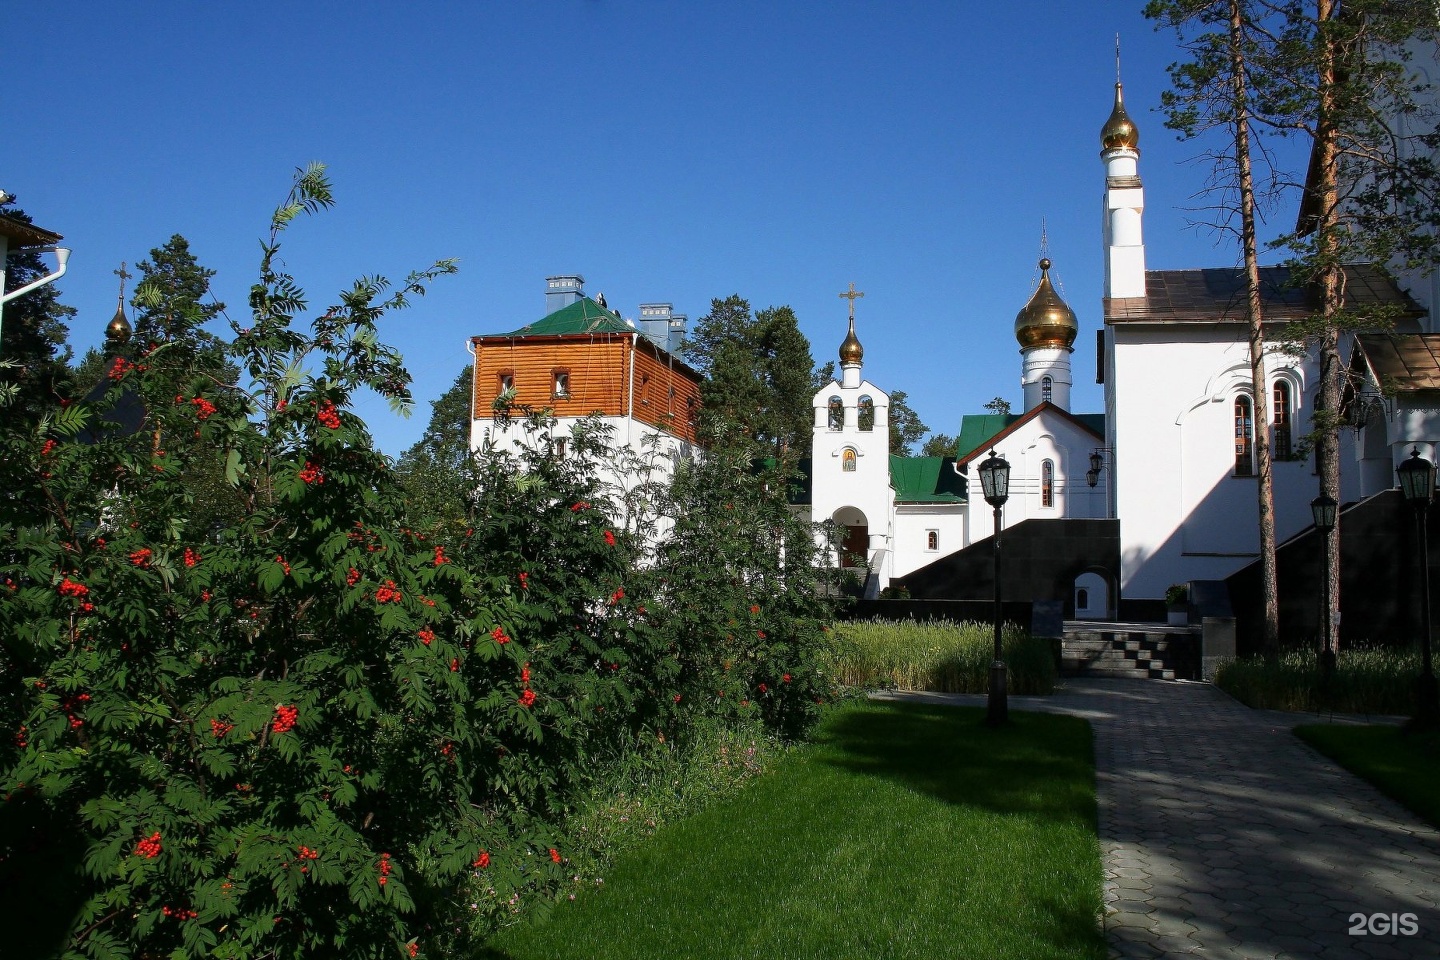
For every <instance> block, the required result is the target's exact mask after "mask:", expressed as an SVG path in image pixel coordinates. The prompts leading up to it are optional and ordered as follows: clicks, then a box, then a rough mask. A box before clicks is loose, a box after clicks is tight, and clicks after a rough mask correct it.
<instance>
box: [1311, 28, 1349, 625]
mask: <svg viewBox="0 0 1440 960" xmlns="http://www.w3.org/2000/svg"><path fill="white" fill-rule="evenodd" d="M1337 8H1338V5H1337V4H1336V3H1335V2H1334V0H1316V4H1315V19H1316V22H1317V24H1318V25H1319V27H1320V29H1321V36H1320V37H1319V38H1318V40H1317V44H1318V48H1317V52H1318V62H1317V64H1316V67H1317V71H1316V72H1317V76H1316V81H1317V87H1318V93H1319V98H1318V103H1317V117H1316V124H1315V146H1314V155H1315V165H1316V172H1317V174H1318V176H1317V180H1316V184H1315V190H1316V200H1317V201H1318V203H1317V206H1318V211H1319V212H1318V219H1317V222H1316V228H1315V254H1316V258H1317V261H1318V263H1319V264H1320V274H1319V277H1318V280H1319V288H1320V316H1321V317H1322V319H1323V321H1324V327H1323V332H1322V334H1321V338H1320V405H1321V407H1322V408H1323V413H1322V414H1321V417H1322V418H1323V419H1322V420H1321V422H1320V423H1319V424H1318V426H1319V428H1320V433H1319V438H1320V439H1319V442H1318V443H1317V444H1316V454H1317V456H1318V457H1319V460H1320V463H1319V467H1320V490H1321V492H1322V493H1324V494H1326V495H1327V496H1330V497H1332V498H1334V500H1335V502H1336V503H1339V502H1340V389H1341V379H1340V378H1341V362H1340V331H1339V327H1338V323H1337V321H1338V314H1339V313H1340V308H1341V304H1342V301H1343V297H1344V295H1345V285H1344V274H1343V272H1342V270H1341V266H1340V263H1339V253H1338V241H1337V237H1336V231H1337V230H1338V229H1339V225H1338V223H1337V220H1338V215H1339V166H1340V153H1339V145H1338V136H1337V133H1338V131H1337V125H1336V112H1337V106H1336V96H1337V90H1336V88H1337V84H1338V83H1339V78H1338V69H1339V64H1338V62H1337V61H1338V59H1339V55H1338V51H1337V50H1336V49H1335V46H1334V43H1333V42H1332V41H1331V40H1329V39H1327V37H1326V35H1325V30H1326V28H1327V27H1328V26H1329V24H1330V22H1331V21H1332V20H1334V19H1335V17H1336V16H1337V14H1338V9H1337ZM1340 525H1341V518H1340V514H1339V512H1338V511H1337V512H1336V515H1335V529H1334V532H1333V533H1332V534H1331V535H1330V536H1329V537H1326V538H1325V578H1326V580H1327V581H1328V582H1329V586H1330V609H1328V610H1326V611H1325V622H1324V623H1322V624H1321V636H1322V638H1323V639H1325V640H1327V641H1328V638H1329V637H1330V631H1331V629H1332V624H1334V623H1336V622H1337V621H1338V619H1339V613H1340V533H1341V530H1340ZM1337 640H1338V638H1337ZM1337 648H1338V643H1337V644H1335V645H1331V646H1329V649H1332V650H1334V649H1337Z"/></svg>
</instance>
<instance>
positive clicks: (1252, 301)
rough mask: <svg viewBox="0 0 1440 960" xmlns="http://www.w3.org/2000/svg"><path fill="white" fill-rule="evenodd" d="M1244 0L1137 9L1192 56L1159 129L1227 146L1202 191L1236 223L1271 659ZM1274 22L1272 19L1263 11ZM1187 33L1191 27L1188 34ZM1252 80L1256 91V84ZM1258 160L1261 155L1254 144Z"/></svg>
mask: <svg viewBox="0 0 1440 960" xmlns="http://www.w3.org/2000/svg"><path fill="white" fill-rule="evenodd" d="M1252 12H1253V11H1252V7H1251V5H1250V4H1248V3H1247V2H1245V0H1213V2H1208V3H1197V2H1194V0H1188V2H1187V0H1153V2H1151V3H1150V4H1149V5H1148V6H1146V8H1145V15H1146V16H1147V17H1150V18H1152V19H1155V20H1157V21H1159V22H1161V23H1163V24H1167V25H1169V26H1171V27H1173V28H1174V29H1175V30H1176V32H1177V33H1178V34H1179V35H1180V38H1181V46H1182V47H1183V48H1184V49H1185V50H1186V51H1187V52H1189V53H1190V55H1191V57H1192V59H1191V60H1189V61H1188V62H1185V63H1176V64H1172V65H1171V67H1170V77H1171V80H1172V82H1173V83H1174V88H1173V89H1171V90H1167V91H1165V93H1164V94H1163V96H1162V98H1161V103H1162V104H1163V106H1164V108H1165V110H1166V113H1167V121H1166V126H1168V127H1170V128H1171V129H1174V130H1178V131H1180V133H1181V135H1182V136H1183V137H1185V138H1187V139H1189V138H1194V137H1197V136H1200V135H1202V134H1204V133H1206V132H1209V131H1210V130H1214V129H1220V130H1223V131H1224V137H1225V143H1226V147H1227V148H1229V149H1226V150H1222V151H1218V152H1216V153H1214V154H1212V155H1211V156H1212V158H1213V159H1214V172H1213V175H1212V178H1211V190H1212V192H1214V193H1218V194H1219V195H1220V196H1219V199H1218V201H1217V203H1216V204H1215V205H1214V206H1212V207H1211V208H1210V209H1211V210H1212V212H1214V213H1215V215H1216V217H1217V221H1216V223H1215V224H1214V225H1215V226H1216V227H1217V228H1218V229H1222V230H1229V231H1232V232H1233V231H1234V230H1235V221H1236V220H1238V221H1239V223H1238V233H1239V239H1240V253H1241V263H1242V268H1243V270H1244V273H1245V292H1246V298H1245V308H1246V309H1245V314H1246V324H1247V328H1248V333H1249V335H1248V340H1249V356H1250V391H1251V396H1252V398H1253V409H1254V424H1255V427H1254V429H1255V441H1254V443H1255V462H1256V473H1257V474H1258V480H1259V483H1258V484H1257V487H1256V505H1257V513H1258V518H1259V528H1260V530H1259V532H1260V581H1261V585H1262V589H1261V593H1262V607H1263V614H1262V616H1263V620H1264V625H1263V631H1262V636H1263V640H1262V649H1263V650H1264V652H1265V656H1266V657H1267V658H1269V659H1271V660H1274V659H1275V658H1277V657H1278V656H1279V654H1280V606H1279V588H1278V584H1277V581H1276V568H1275V494H1274V476H1273V457H1272V455H1271V449H1270V429H1269V425H1270V415H1269V407H1268V403H1267V401H1268V398H1269V391H1268V390H1267V383H1268V380H1267V378H1266V375H1265V327H1264V322H1265V318H1264V315H1263V312H1262V307H1261V290H1260V255H1259V246H1258V241H1257V239H1256V238H1257V220H1258V215H1257V212H1256V197H1255V173H1254V164H1253V162H1252V159H1251V147H1252V141H1253V135H1252V131H1251V113H1252V107H1251V103H1252V101H1253V100H1255V98H1256V96H1257V94H1258V95H1259V96H1261V97H1263V96H1264V95H1265V94H1266V93H1267V92H1270V91H1269V89H1268V88H1267V85H1268V84H1269V83H1270V81H1271V79H1272V78H1271V77H1270V75H1269V74H1268V73H1267V71H1266V70H1265V69H1264V67H1265V66H1266V64H1267V62H1268V61H1269V59H1270V57H1271V49H1270V48H1269V47H1267V44H1266V43H1265V42H1264V40H1263V39H1262V38H1263V37H1265V36H1266V35H1267V27H1273V26H1274V24H1264V23H1261V24H1257V23H1255V22H1253V21H1252V20H1251V19H1250V17H1251V14H1252ZM1271 19H1272V20H1273V19H1274V18H1273V17H1272V18H1271ZM1191 31H1194V32H1191ZM1257 83H1258V84H1260V85H1261V86H1260V88H1259V89H1258V90H1257V89H1256V87H1255V85H1256V84H1257ZM1261 156H1262V158H1263V157H1265V156H1266V154H1265V153H1264V152H1263V151H1262V153H1261Z"/></svg>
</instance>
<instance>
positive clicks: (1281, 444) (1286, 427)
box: [1270, 380, 1295, 460]
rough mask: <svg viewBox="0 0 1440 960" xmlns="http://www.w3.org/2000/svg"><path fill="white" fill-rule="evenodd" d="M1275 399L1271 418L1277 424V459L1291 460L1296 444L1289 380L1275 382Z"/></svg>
mask: <svg viewBox="0 0 1440 960" xmlns="http://www.w3.org/2000/svg"><path fill="white" fill-rule="evenodd" d="M1274 397H1275V400H1274V406H1273V408H1272V409H1271V413H1270V416H1271V418H1272V419H1273V421H1274V423H1275V459H1276V460H1289V459H1291V458H1293V457H1294V456H1295V442H1294V438H1293V437H1292V436H1291V431H1290V424H1291V422H1292V420H1293V419H1294V412H1295V411H1294V407H1293V406H1292V405H1291V403H1290V382H1289V381H1288V380H1276V381H1275V392H1274Z"/></svg>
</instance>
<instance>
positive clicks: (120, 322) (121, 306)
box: [105, 263, 131, 349]
mask: <svg viewBox="0 0 1440 960" xmlns="http://www.w3.org/2000/svg"><path fill="white" fill-rule="evenodd" d="M115 276H117V277H119V278H120V295H119V297H118V299H117V300H116V303H115V316H113V317H111V318H110V322H109V323H107V324H106V325H105V340H106V342H107V343H108V344H109V346H110V348H111V349H119V348H120V347H122V346H124V345H125V344H126V343H128V342H129V340H130V333H131V328H130V321H129V320H127V319H125V281H126V280H129V279H130V276H131V275H130V274H129V273H127V272H126V270H125V264H124V263H121V264H120V269H119V270H116V271H115Z"/></svg>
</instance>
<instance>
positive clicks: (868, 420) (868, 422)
mask: <svg viewBox="0 0 1440 960" xmlns="http://www.w3.org/2000/svg"><path fill="white" fill-rule="evenodd" d="M856 423H857V424H858V425H859V427H860V429H861V430H874V429H875V401H874V400H873V399H871V398H870V397H861V398H860V409H859V411H858V418H857V420H856Z"/></svg>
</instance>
